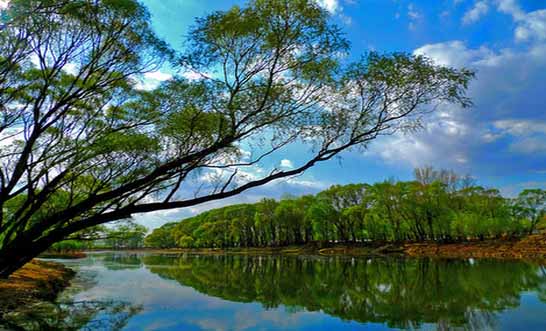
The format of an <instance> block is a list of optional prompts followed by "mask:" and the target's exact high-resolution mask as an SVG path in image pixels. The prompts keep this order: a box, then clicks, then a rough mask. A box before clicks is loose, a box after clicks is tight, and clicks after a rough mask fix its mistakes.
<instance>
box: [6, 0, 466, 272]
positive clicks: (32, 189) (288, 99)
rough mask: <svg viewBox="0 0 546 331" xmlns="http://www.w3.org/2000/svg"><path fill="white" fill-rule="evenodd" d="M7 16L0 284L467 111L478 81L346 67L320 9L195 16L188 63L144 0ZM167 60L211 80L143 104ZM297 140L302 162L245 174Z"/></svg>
mask: <svg viewBox="0 0 546 331" xmlns="http://www.w3.org/2000/svg"><path fill="white" fill-rule="evenodd" d="M0 17H1V20H2V22H1V26H2V27H1V29H0V108H1V113H0V140H1V143H0V210H1V211H2V212H1V213H0V277H7V276H9V275H10V274H11V273H13V272H14V271H15V270H17V269H18V268H19V267H21V266H22V265H24V264H25V263H26V262H28V261H29V260H30V259H32V258H33V257H35V256H37V255H38V254H39V253H40V252H43V251H44V250H46V249H47V248H48V247H50V246H51V245H52V244H53V243H55V242H58V241H61V240H63V239H64V238H66V237H68V236H70V235H71V234H73V233H76V232H78V231H81V230H83V229H85V228H88V227H92V226H96V225H100V224H104V223H106V222H110V221H115V220H120V219H127V218H130V217H131V216H132V215H134V214H136V213H145V212H151V211H157V210H164V209H171V208H182V207H189V206H195V205H198V204H200V203H204V202H207V201H211V200H216V199H222V198H226V197H230V196H234V195H236V194H239V193H241V192H243V191H245V190H247V189H250V188H253V187H256V186H260V185H263V184H266V183H268V182H270V181H273V180H275V179H279V178H283V177H287V176H293V175H296V174H299V173H301V172H303V171H305V170H306V169H309V168H310V167H312V166H314V165H315V164H317V163H318V162H322V161H326V160H329V159H331V158H332V157H334V156H336V155H338V154H339V153H340V152H342V151H344V150H347V149H350V148H353V147H362V146H366V144H368V143H369V142H370V141H372V140H373V139H375V138H376V137H378V136H379V135H382V134H388V133H393V132H395V131H397V130H400V129H414V128H417V127H418V125H417V123H418V121H417V120H419V119H420V115H422V114H423V113H424V112H428V111H430V110H431V109H434V105H437V104H440V103H455V104H459V105H461V106H468V105H469V104H470V102H469V100H468V99H467V98H466V97H465V91H466V88H467V84H468V82H469V80H470V79H471V78H472V76H473V73H472V72H470V71H467V70H455V69H450V68H445V67H441V66H437V65H434V64H433V63H432V62H431V61H430V60H428V59H426V58H424V57H422V56H412V55H407V54H392V55H388V54H387V55H380V54H377V53H371V54H368V55H367V56H364V57H362V59H361V60H360V61H359V62H357V63H354V64H351V65H348V66H343V65H342V64H341V62H340V61H341V59H343V58H344V57H343V55H344V54H346V53H347V52H348V50H349V49H348V42H347V41H346V40H345V39H344V38H343V35H342V33H341V32H340V30H339V28H337V27H336V26H334V25H333V24H331V23H330V22H329V20H328V17H329V16H328V13H327V12H326V11H325V10H323V9H322V8H321V7H319V6H318V4H317V3H316V1H314V0H280V1H267V0H252V1H250V2H249V4H248V5H247V6H245V7H238V6H235V7H233V8H232V9H230V10H227V11H223V12H214V13H212V14H210V15H207V16H205V17H203V18H199V19H197V20H196V23H195V25H194V26H193V28H192V29H191V30H190V31H189V33H188V36H189V37H188V40H187V41H186V43H185V49H184V51H183V52H182V54H179V56H178V55H175V54H174V53H173V52H172V50H171V49H170V47H169V45H167V44H165V43H164V42H163V41H161V40H159V39H158V38H157V37H156V36H155V34H154V32H153V31H152V28H151V24H150V14H149V13H148V11H147V10H146V8H145V7H144V6H143V5H141V4H140V3H139V2H137V1H136V0H119V1H110V0H109V1H107V0H79V1H66V0H50V1H39V0H12V1H10V2H9V4H8V8H7V9H6V10H3V11H2V13H1V15H0ZM164 60H172V61H171V62H172V65H173V66H174V67H175V69H181V70H185V71H189V70H191V71H193V72H194V73H196V74H198V75H200V76H201V79H199V80H196V81H188V80H185V79H183V78H180V77H176V78H174V79H172V80H170V81H167V82H165V83H163V84H162V85H161V86H160V87H159V88H157V89H155V90H153V91H142V90H139V89H138V86H137V85H136V83H135V82H137V81H138V80H139V79H141V78H142V75H143V74H144V73H147V72H151V71H154V70H157V69H158V68H160V66H161V65H162V63H163V61H164ZM428 105H431V107H429V106H428ZM264 133H265V134H267V137H268V138H267V140H268V141H269V142H268V143H265V141H264ZM310 138H312V139H310ZM296 142H299V143H301V144H307V145H309V147H310V150H311V151H312V153H311V154H310V155H311V156H310V157H309V158H308V159H307V160H305V161H303V162H302V163H301V164H299V165H296V166H295V167H294V168H292V169H289V170H280V169H277V168H274V169H271V171H268V172H265V173H264V176H263V177H258V178H256V177H250V176H248V174H247V173H245V171H244V169H245V167H249V166H253V165H256V164H257V163H259V162H260V161H262V160H263V159H264V158H266V157H268V156H270V155H272V154H275V153H278V152H280V151H281V150H282V149H283V148H285V147H286V146H288V145H290V144H292V143H296ZM242 145H245V146H255V151H254V152H255V153H251V158H247V157H245V155H243V153H242V151H241V149H240V147H239V146H242ZM199 174H201V175H199ZM195 178H202V179H203V178H206V180H202V181H201V182H198V183H197V185H193V186H192V185H191V181H190V180H191V179H195ZM195 187H198V189H196V188H195ZM187 191H190V193H191V191H193V193H194V194H191V195H190V196H188V195H187V193H188V192H187ZM181 192H185V193H186V195H184V194H182V193H181ZM15 200H16V201H17V203H16V204H15V205H12V207H13V208H12V207H10V208H8V209H9V210H6V209H5V207H6V206H7V205H9V204H11V203H12V201H15Z"/></svg>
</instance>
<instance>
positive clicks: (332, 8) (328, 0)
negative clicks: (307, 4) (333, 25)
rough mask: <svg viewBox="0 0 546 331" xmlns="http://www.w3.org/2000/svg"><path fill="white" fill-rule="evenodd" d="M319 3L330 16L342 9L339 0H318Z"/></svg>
mask: <svg viewBox="0 0 546 331" xmlns="http://www.w3.org/2000/svg"><path fill="white" fill-rule="evenodd" d="M317 3H318V5H319V6H321V7H322V8H324V9H326V10H327V11H328V12H329V13H330V14H335V13H336V12H337V11H338V10H339V8H340V5H339V1H338V0H317Z"/></svg>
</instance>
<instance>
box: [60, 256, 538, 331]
mask: <svg viewBox="0 0 546 331" xmlns="http://www.w3.org/2000/svg"><path fill="white" fill-rule="evenodd" d="M61 261H62V262H63V263H65V264H67V265H68V266H69V267H71V268H74V269H75V270H77V271H78V275H77V276H76V279H75V280H74V281H73V285H72V286H71V287H70V288H68V289H67V290H66V291H65V292H64V293H63V294H62V295H61V296H60V298H59V305H60V307H61V308H62V309H58V310H57V311H58V312H59V311H60V312H63V313H62V314H64V315H63V316H64V317H63V318H64V320H63V318H58V319H59V321H60V320H63V322H62V323H61V322H59V324H58V325H59V328H60V329H61V328H66V329H69V328H74V327H75V326H77V328H80V329H82V330H113V329H119V330H313V331H316V330H390V329H419V330H421V329H422V330H453V329H455V330H458V329H461V330H546V267H544V266H543V265H540V264H538V263H530V262H522V261H494V260H472V259H470V260H431V259H403V258H373V259H370V258H350V257H312V256H310V257H301V256H293V257H292V256H262V257H256V256H188V255H186V256H169V255H157V254H146V253H142V254H131V253H117V252H116V253H113V252H103V253H90V254H89V255H88V257H87V258H84V259H79V260H61ZM62 314H61V315H62ZM67 316H68V317H67Z"/></svg>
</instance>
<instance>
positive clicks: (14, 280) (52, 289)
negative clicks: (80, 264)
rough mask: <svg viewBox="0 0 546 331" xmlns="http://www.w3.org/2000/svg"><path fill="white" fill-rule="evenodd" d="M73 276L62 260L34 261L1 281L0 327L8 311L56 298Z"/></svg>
mask: <svg viewBox="0 0 546 331" xmlns="http://www.w3.org/2000/svg"><path fill="white" fill-rule="evenodd" d="M74 275H75V272H74V271H73V270H71V269H69V268H67V267H65V266H64V265H63V264H61V263H56V262H45V261H40V260H33V261H31V262H29V263H27V264H26V265H25V266H24V267H23V268H21V269H20V270H18V271H16V272H15V273H14V274H13V275H11V276H10V277H9V278H8V279H6V280H0V298H1V299H0V326H1V321H2V319H3V317H4V315H5V314H7V313H13V312H14V311H16V310H18V309H20V308H21V307H26V308H28V307H29V306H31V305H33V304H36V303H40V302H43V301H53V300H55V298H56V297H57V295H58V294H59V292H61V291H62V290H63V289H64V288H66V287H67V286H68V285H69V283H70V280H71V279H72V277H73V276H74ZM0 329H1V328H0Z"/></svg>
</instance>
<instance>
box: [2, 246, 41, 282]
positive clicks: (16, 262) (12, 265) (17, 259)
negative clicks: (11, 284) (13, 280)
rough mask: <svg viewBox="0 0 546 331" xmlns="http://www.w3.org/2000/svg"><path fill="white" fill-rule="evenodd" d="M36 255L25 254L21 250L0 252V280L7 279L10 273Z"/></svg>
mask: <svg viewBox="0 0 546 331" xmlns="http://www.w3.org/2000/svg"><path fill="white" fill-rule="evenodd" d="M38 254H39V253H37V254H33V253H31V252H25V250H23V249H13V250H6V249H3V250H2V251H0V279H6V278H8V277H9V276H10V275H11V274H12V273H14V272H15V271H17V270H18V269H19V268H21V267H22V266H24V265H25V264H26V263H27V262H30V260H32V259H33V258H35V257H36V256H37V255H38Z"/></svg>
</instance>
